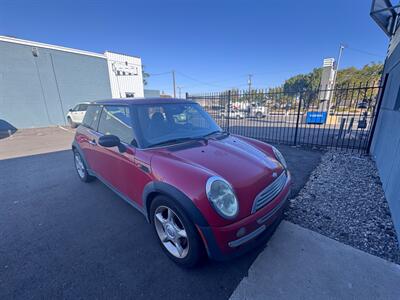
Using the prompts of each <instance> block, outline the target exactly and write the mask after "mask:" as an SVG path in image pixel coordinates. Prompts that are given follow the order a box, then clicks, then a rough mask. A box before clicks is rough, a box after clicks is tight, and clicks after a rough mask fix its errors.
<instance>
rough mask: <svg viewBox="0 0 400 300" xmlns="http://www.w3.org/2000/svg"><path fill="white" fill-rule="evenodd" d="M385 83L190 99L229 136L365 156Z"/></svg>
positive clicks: (207, 94) (231, 94)
mask: <svg viewBox="0 0 400 300" xmlns="http://www.w3.org/2000/svg"><path fill="white" fill-rule="evenodd" d="M383 90H384V84H382V85H380V84H379V83H370V82H368V83H364V84H354V85H346V86H337V87H336V88H334V89H329V88H323V89H322V88H317V89H313V90H302V91H286V90H284V89H283V88H282V89H269V90H252V91H251V92H249V91H239V90H232V91H226V92H220V93H206V94H201V95H189V94H187V95H186V97H187V98H188V99H191V100H194V101H196V102H198V103H199V104H200V105H202V106H203V107H204V108H205V109H206V110H207V112H208V113H209V114H210V115H211V116H212V117H213V118H214V119H215V120H216V121H217V123H218V124H219V125H220V126H221V127H222V128H223V129H225V130H227V131H229V132H230V133H234V134H239V135H244V136H248V137H252V138H256V139H259V140H263V141H266V142H272V143H283V144H289V145H301V146H311V147H317V148H336V149H347V150H350V151H355V152H362V153H365V152H367V151H368V148H369V143H370V139H371V137H372V134H371V133H372V131H373V130H372V128H373V122H374V120H375V117H376V115H377V102H378V99H379V97H380V95H381V94H382V92H383Z"/></svg>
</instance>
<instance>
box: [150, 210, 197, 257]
mask: <svg viewBox="0 0 400 300" xmlns="http://www.w3.org/2000/svg"><path fill="white" fill-rule="evenodd" d="M154 225H155V228H156V231H157V235H158V237H159V239H160V241H161V243H162V244H163V246H164V247H165V249H167V251H168V252H169V253H171V254H172V255H173V256H175V257H177V258H181V259H182V258H185V257H186V256H187V255H188V252H189V239H188V237H187V232H186V229H185V227H184V225H183V223H182V221H181V220H180V219H179V217H178V215H177V214H176V213H175V212H174V211H173V210H172V209H171V208H169V207H167V206H159V207H157V209H156V211H155V213H154Z"/></svg>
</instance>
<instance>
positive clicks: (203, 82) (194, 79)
mask: <svg viewBox="0 0 400 300" xmlns="http://www.w3.org/2000/svg"><path fill="white" fill-rule="evenodd" d="M176 73H178V74H180V75H181V76H183V77H186V78H188V79H190V80H192V81H195V82H198V83H201V84H203V85H209V86H214V87H220V86H219V85H215V84H212V83H209V82H205V81H201V80H198V79H196V78H194V77H192V76H189V75H186V74H184V73H182V72H179V71H176Z"/></svg>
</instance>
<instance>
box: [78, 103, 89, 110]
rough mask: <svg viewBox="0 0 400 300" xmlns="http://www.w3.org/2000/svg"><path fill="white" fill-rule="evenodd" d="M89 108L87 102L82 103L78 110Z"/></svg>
mask: <svg viewBox="0 0 400 300" xmlns="http://www.w3.org/2000/svg"><path fill="white" fill-rule="evenodd" d="M87 108H88V105H87V104H80V105H79V107H78V111H86V110H87Z"/></svg>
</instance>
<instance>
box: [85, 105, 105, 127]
mask: <svg viewBox="0 0 400 300" xmlns="http://www.w3.org/2000/svg"><path fill="white" fill-rule="evenodd" d="M100 111H101V107H100V106H99V105H89V106H88V109H87V111H86V114H85V117H84V118H83V121H82V125H83V126H85V127H88V128H90V129H93V130H96V129H97V128H96V127H97V120H98V118H99V114H100Z"/></svg>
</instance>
